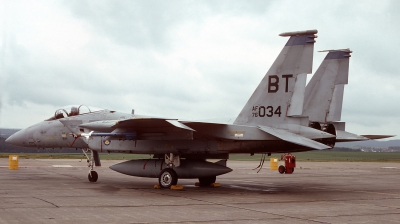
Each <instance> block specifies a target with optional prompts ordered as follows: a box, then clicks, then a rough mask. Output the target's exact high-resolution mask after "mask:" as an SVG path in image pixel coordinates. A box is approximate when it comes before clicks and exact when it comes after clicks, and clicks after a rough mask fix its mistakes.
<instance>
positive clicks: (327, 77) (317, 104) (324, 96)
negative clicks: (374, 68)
mask: <svg viewBox="0 0 400 224" xmlns="http://www.w3.org/2000/svg"><path fill="white" fill-rule="evenodd" d="M323 52H325V51H323ZM327 52H329V53H328V54H327V55H326V57H325V59H324V61H323V62H322V64H321V65H320V66H319V68H318V69H317V71H316V72H315V74H314V76H313V77H312V79H311V80H310V82H309V83H308V85H307V87H306V90H305V98H304V107H303V109H304V110H303V115H304V116H308V117H309V120H310V121H317V122H332V121H340V119H341V115H342V104H343V93H344V85H345V84H347V83H348V76H349V58H350V53H352V51H350V50H349V49H341V50H328V51H327Z"/></svg>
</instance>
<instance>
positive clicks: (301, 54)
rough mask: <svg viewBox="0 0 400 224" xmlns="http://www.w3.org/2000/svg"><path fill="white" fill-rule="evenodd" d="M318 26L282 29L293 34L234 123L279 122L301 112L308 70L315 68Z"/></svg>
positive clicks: (288, 34) (266, 124) (257, 123)
mask: <svg viewBox="0 0 400 224" xmlns="http://www.w3.org/2000/svg"><path fill="white" fill-rule="evenodd" d="M317 32H318V31H317V30H306V31H298V32H288V33H282V34H280V36H283V37H290V38H289V40H288V42H287V43H286V45H285V46H284V48H283V49H282V51H281V53H280V54H279V55H278V57H277V58H276V60H275V62H274V63H273V64H272V66H271V68H270V69H269V70H268V72H267V74H266V75H265V76H264V78H263V79H262V81H261V83H260V84H259V85H258V87H257V89H256V90H255V91H254V93H253V95H252V96H251V97H250V99H249V101H247V103H246V105H245V106H244V108H243V109H242V111H241V112H240V114H239V116H238V117H237V118H236V120H235V122H234V124H255V125H264V126H270V125H276V124H282V123H285V122H286V123H287V122H288V120H289V119H287V117H295V116H301V115H302V112H303V100H304V91H305V84H306V79H307V74H309V73H311V71H312V61H313V51H314V43H315V40H314V39H315V38H316V37H317V36H316V35H315V34H316V33H317Z"/></svg>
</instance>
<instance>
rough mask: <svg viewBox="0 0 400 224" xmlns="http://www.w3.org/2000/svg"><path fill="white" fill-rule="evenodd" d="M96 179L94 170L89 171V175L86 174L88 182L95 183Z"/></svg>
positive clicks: (96, 175) (97, 176)
mask: <svg viewBox="0 0 400 224" xmlns="http://www.w3.org/2000/svg"><path fill="white" fill-rule="evenodd" d="M98 178H99V175H98V174H97V172H96V171H94V170H92V171H90V173H89V174H88V179H89V181H90V182H96V181H97V179H98Z"/></svg>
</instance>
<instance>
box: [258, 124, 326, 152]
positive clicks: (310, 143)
mask: <svg viewBox="0 0 400 224" xmlns="http://www.w3.org/2000/svg"><path fill="white" fill-rule="evenodd" d="M258 128H259V129H260V130H262V131H265V132H267V133H268V134H271V135H273V136H275V137H277V138H280V139H282V140H284V141H287V142H290V143H293V144H296V145H301V146H304V147H308V148H312V149H317V150H323V149H330V148H331V147H329V146H327V145H324V144H322V143H319V142H317V141H314V140H312V139H309V138H306V137H303V136H300V135H297V134H294V133H291V132H289V131H285V130H282V129H277V128H272V127H267V126H258Z"/></svg>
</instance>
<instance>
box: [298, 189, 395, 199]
mask: <svg viewBox="0 0 400 224" xmlns="http://www.w3.org/2000/svg"><path fill="white" fill-rule="evenodd" d="M308 188H313V189H322V190H336V191H344V192H357V193H368V194H379V195H391V196H397V197H400V194H393V193H383V192H373V191H360V190H345V189H337V188H328V187H308ZM305 189H307V188H305Z"/></svg>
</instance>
